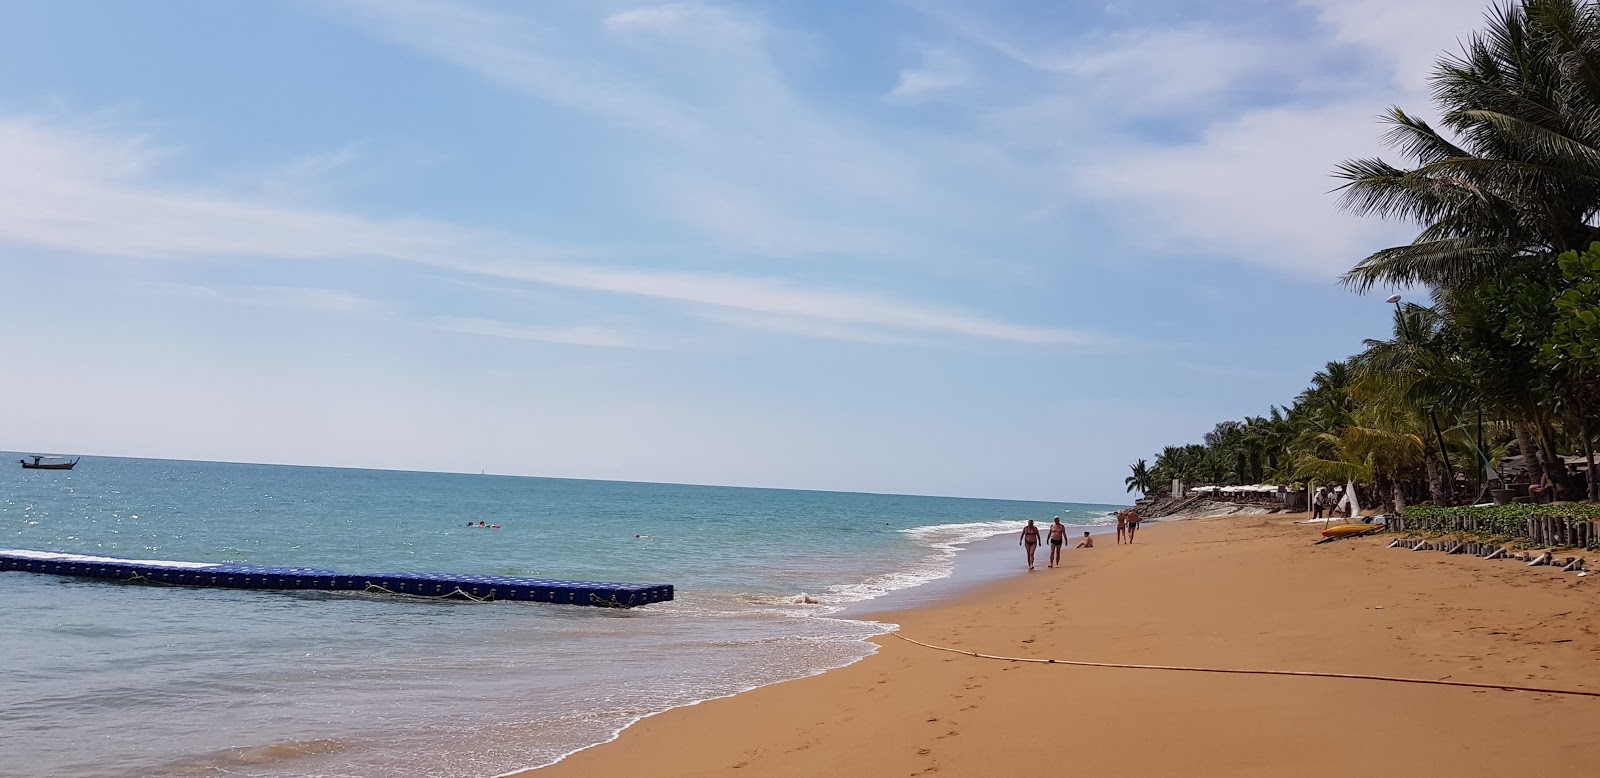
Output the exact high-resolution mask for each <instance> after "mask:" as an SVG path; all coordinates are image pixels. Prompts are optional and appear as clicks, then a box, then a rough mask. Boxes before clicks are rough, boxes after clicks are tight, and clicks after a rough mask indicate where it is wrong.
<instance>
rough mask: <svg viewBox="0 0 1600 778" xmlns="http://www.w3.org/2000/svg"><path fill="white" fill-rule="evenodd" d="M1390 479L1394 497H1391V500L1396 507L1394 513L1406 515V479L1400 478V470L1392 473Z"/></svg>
mask: <svg viewBox="0 0 1600 778" xmlns="http://www.w3.org/2000/svg"><path fill="white" fill-rule="evenodd" d="M1389 479H1390V480H1389V488H1390V489H1391V491H1392V496H1391V500H1390V501H1391V502H1392V503H1393V505H1394V512H1395V513H1404V512H1405V510H1406V488H1405V481H1404V479H1402V478H1401V477H1400V472H1399V471H1398V470H1396V471H1395V472H1393V473H1391V474H1390V475H1389Z"/></svg>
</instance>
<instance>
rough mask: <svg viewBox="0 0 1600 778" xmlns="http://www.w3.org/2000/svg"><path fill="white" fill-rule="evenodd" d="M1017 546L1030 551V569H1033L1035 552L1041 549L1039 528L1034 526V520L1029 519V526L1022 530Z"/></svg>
mask: <svg viewBox="0 0 1600 778" xmlns="http://www.w3.org/2000/svg"><path fill="white" fill-rule="evenodd" d="M1017 545H1019V546H1026V547H1027V549H1028V569H1029V570H1032V569H1033V552H1034V551H1035V550H1036V549H1038V548H1039V528H1038V527H1035V526H1033V519H1028V526H1026V527H1023V528H1022V537H1021V539H1019V540H1018V541H1017Z"/></svg>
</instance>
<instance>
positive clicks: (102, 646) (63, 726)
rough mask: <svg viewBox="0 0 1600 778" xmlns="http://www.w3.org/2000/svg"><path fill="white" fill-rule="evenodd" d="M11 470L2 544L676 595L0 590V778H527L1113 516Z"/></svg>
mask: <svg viewBox="0 0 1600 778" xmlns="http://www.w3.org/2000/svg"><path fill="white" fill-rule="evenodd" d="M20 456H21V454H14V455H11V459H10V460H9V461H11V462H12V463H13V464H11V465H10V466H7V467H0V549H30V550H38V551H55V552H67V553H77V554H92V555H97V556H110V557H125V558H134V559H146V560H175V561H187V562H236V563H249V564H260V565H283V566H297V567H318V568H326V569H333V570H338V571H340V572H350V573H364V572H379V571H393V570H406V571H416V572H446V573H483V574H500V575H518V576H533V577H544V578H562V579H582V580H602V581H628V582H636V583H670V584H673V585H674V586H675V587H676V588H677V599H676V600H675V601H673V602H670V603H662V604H655V605H650V606H646V607H642V608H635V609H631V610H609V609H601V608H590V607H576V606H564V605H550V604H539V603H525V602H486V603H475V602H464V601H456V600H448V601H447V600H431V599H423V598H413V597H401V596H391V595H381V594H365V593H320V592H319V593H300V592H295V593H288V592H260V591H241V590H226V589H197V588H177V587H160V586H145V585H138V584H122V583H114V582H104V581H90V580H76V579H67V578H60V577H55V576H49V575H39V574H34V573H21V572H8V573H0V776H6V777H7V778H11V777H13V776H15V777H17V778H21V777H22V776H27V777H29V778H33V777H34V776H54V777H56V778H100V777H102V776H105V777H110V776H117V777H119V778H121V777H123V776H130V775H139V776H157V777H164V776H222V775H226V776H246V777H251V776H259V777H261V778H313V777H315V778H374V777H376V776H400V775H404V776H449V777H451V778H462V777H475V776H483V777H488V776H499V775H504V774H506V773H510V772H515V771H517V770H520V769H526V768H531V767H537V766H542V765H546V764H550V763H552V762H554V761H557V760H559V759H561V758H562V757H564V756H566V755H568V754H571V753H573V752H575V751H577V750H581V749H583V748H586V747H589V746H592V745H594V744H597V743H602V742H605V741H607V740H610V739H612V738H614V737H615V736H616V735H617V733H619V732H620V731H621V730H622V729H624V728H626V727H627V726H628V725H629V724H631V723H632V722H634V721H637V720H639V719H640V718H643V717H645V716H649V715H652V714H655V713H659V712H661V711H664V710H668V709H671V708H674V707H678V706H683V705H690V704H694V703H696V702H700V701H704V700H709V699H714V698H718V697H724V696H727V695H731V694H736V693H738V692H741V691H745V690H748V689H752V688H755V687H759V686H763V685H766V684H771V683H776V682H779V681H784V680H789V679H793V678H799V677H802V676H807V675H813V674H816V673H820V672H823V671H825V670H828V669H831V668H836V667H841V666H844V665H847V664H850V663H852V662H855V661H857V660H859V659H861V658H863V657H865V656H867V655H869V654H870V653H871V652H872V651H873V650H874V646H873V644H871V643H868V642H866V639H867V638H869V637H872V636H874V635H879V634H882V633H884V632H886V631H888V630H891V629H893V625H890V624H886V623H884V622H882V621H879V620H877V619H875V618H873V617H872V616H871V615H870V614H867V615H863V613H864V612H865V611H869V610H870V608H866V607H864V606H865V605H868V604H870V603H871V602H873V601H874V600H878V599H879V598H883V597H885V596H886V595H892V594H893V593H896V592H905V591H907V590H911V589H912V588H913V587H918V586H920V585H923V584H926V583H928V582H931V581H938V580H940V579H944V578H946V577H948V576H949V575H950V573H951V571H952V569H953V568H954V566H955V562H956V560H957V558H958V556H959V555H960V554H961V553H962V549H963V548H965V547H967V546H968V545H969V544H972V543H975V542H977V541H980V540H982V539H984V538H988V537H992V536H995V535H1002V534H1009V533H1014V532H1017V531H1018V530H1019V529H1020V527H1021V526H1022V524H1023V522H1024V521H1025V520H1026V519H1030V518H1031V519H1039V520H1044V521H1048V520H1049V519H1050V517H1052V516H1055V515H1060V516H1061V518H1062V521H1063V522H1066V523H1069V524H1075V525H1085V526H1087V525H1095V524H1103V523H1104V522H1105V520H1106V515H1107V512H1108V511H1112V510H1114V509H1115V508H1116V507H1117V506H1110V505H1088V504H1075V503H1045V502H1018V501H1006V500H985V499H964V498H951V497H915V496H902V495H885V494H859V493H838V492H819V491H793V490H781V489H748V488H730V487H712V486H684V485H670V484H651V483H628V482H617V481H584V480H565V479H554V478H528V477H513V476H496V475H467V474H444V473H417V472H394V471H379V470H355V469H338V468H320V467H293V466H272V465H253V464H230V463H216V462H188V461H171V460H151V459H126V458H111V457H85V458H83V460H82V461H81V463H80V464H79V465H78V467H77V469H75V470H72V471H67V472H50V471H36V470H23V469H21V468H20V467H19V466H18V465H16V464H15V462H16V460H17V459H18V458H20ZM0 461H6V460H0ZM480 521H481V522H484V523H486V524H489V525H498V528H488V527H483V528H479V527H469V526H468V525H469V523H471V524H476V523H477V522H480ZM1018 561H1019V563H1020V557H1019V560H1018ZM946 583H947V582H946Z"/></svg>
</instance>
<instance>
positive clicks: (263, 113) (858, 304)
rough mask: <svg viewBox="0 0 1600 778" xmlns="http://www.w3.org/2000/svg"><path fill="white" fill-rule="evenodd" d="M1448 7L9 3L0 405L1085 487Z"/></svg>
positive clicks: (1215, 354) (132, 448)
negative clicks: (1, 386)
mask: <svg viewBox="0 0 1600 778" xmlns="http://www.w3.org/2000/svg"><path fill="white" fill-rule="evenodd" d="M1484 8H1485V4H1484V3H1482V2H1478V1H1476V0H1473V1H1471V2H1449V1H1446V0H1416V1H1415V2H1408V3H1404V4H1397V3H1390V2H1384V1H1382V0H1302V2H1298V3H1296V2H1284V1H1282V0H1278V1H1275V2H1267V1H1264V0H1262V1H1250V0H1246V1H1245V2H1229V3H1210V2H1168V1H1167V0H1152V1H1151V2H1144V3H1126V2H1112V3H1110V4H1107V3H1104V2H1098V3H1068V2H999V1H993V2H991V1H987V0H986V1H985V2H939V1H936V0H927V1H926V2H924V1H923V0H915V1H908V2H881V3H872V2H861V3H821V2H802V1H801V0H770V1H768V2H750V3H710V2H670V3H652V2H639V1H637V0H636V1H635V2H609V1H604V0H574V1H573V2H554V1H552V2H539V3H470V2H457V3H445V2H437V3H436V2H421V1H414V0H370V1H366V0H354V1H349V2H319V3H310V2H306V3H297V2H283V3H215V2H201V1H193V2H178V1H176V0H172V1H169V2H162V3H137V4H135V3H121V2H98V3H96V2H76V3H19V2H8V3H0V73H4V75H5V77H4V78H0V171H4V172H3V175H0V305H3V306H4V310H5V311H6V312H7V314H8V318H9V326H7V327H5V328H3V329H0V357H3V360H4V361H3V364H4V368H5V370H6V373H7V378H8V384H9V385H10V386H11V388H12V391H10V392H8V393H7V394H8V398H7V402H5V403H3V404H0V430H3V431H4V432H3V433H0V447H3V448H12V449H21V450H40V451H61V452H69V453H75V452H82V453H90V454H109V455H126V456H153V457H173V458H192V459H221V460H236V461H256V462H284V463H302V464H317V465H334V466H355V467H382V468H404V469H423V470H458V471H474V472H475V471H477V470H480V469H486V470H488V471H490V472H499V473H514V474H523V475H546V476H563V477H579V478H614V479H628V480H648V481H676V482H693V483H712V484H731V485H749V486H776V487H795V488H814V489H840V490H849V491H883V492H908V493H920V494H953V495H967V496H990V497H1012V498H1038V499H1052V500H1080V501H1112V500H1117V499H1119V498H1120V497H1121V495H1122V494H1123V489H1122V477H1123V476H1124V475H1126V472H1127V465H1128V464H1129V463H1130V462H1132V461H1133V460H1134V459H1135V458H1137V457H1140V456H1148V455H1149V454H1151V453H1152V452H1153V451H1155V450H1158V449H1159V448H1160V447H1161V446H1162V445H1166V444H1175V443H1183V442H1188V441H1193V440H1198V438H1199V436H1200V435H1201V434H1202V433H1203V432H1204V431H1206V430H1207V429H1209V428H1210V427H1211V426H1212V425H1213V424H1214V423H1215V422H1216V421H1218V420H1221V419H1225V418H1239V417H1242V416H1244V415H1247V414H1257V413H1261V412H1264V411H1265V410H1266V408H1267V407H1268V406H1270V405H1272V404H1274V403H1284V402H1287V401H1288V400H1290V399H1291V398H1292V397H1293V396H1294V394H1295V393H1296V392H1298V391H1299V389H1300V388H1301V387H1303V386H1304V385H1305V382H1306V380H1307V378H1308V377H1309V375H1310V373H1311V372H1312V371H1313V370H1315V369H1316V368H1317V367H1319V366H1320V365H1321V364H1322V363H1323V362H1325V361H1327V360H1328V359H1332V358H1337V357H1342V356H1344V355H1346V354H1349V353H1351V352H1353V351H1355V350H1357V349H1358V348H1359V343H1360V340H1361V339H1362V338H1363V337H1371V336H1376V335H1380V334H1382V333H1383V332H1384V330H1385V328H1386V326H1387V324H1388V312H1387V310H1386V309H1385V306H1384V305H1383V304H1382V302H1381V297H1382V295H1381V294H1376V295H1374V296H1370V297H1360V296H1356V295H1354V294H1351V293H1348V292H1346V291H1344V290H1342V289H1341V288H1339V287H1338V286H1337V285H1336V283H1335V279H1336V278H1337V275H1338V274H1339V272H1341V271H1342V270H1344V269H1346V268H1348V267H1349V266H1350V265H1351V264H1353V263H1354V262H1355V261H1357V260H1359V259H1360V258H1361V257H1362V256H1365V255H1366V254H1367V253H1369V252H1370V251H1372V250H1373V249H1376V248H1380V247H1383V246H1386V245H1392V244H1394V243H1398V242H1403V241H1405V240H1407V239H1409V237H1410V235H1409V233H1408V230H1407V228H1406V227H1405V226H1404V225H1394V224H1383V223H1378V222H1371V221H1358V220H1355V219H1352V218H1350V217H1347V216H1344V215H1342V214H1340V213H1338V211H1337V210H1336V208H1335V196H1334V195H1332V194H1330V191H1331V190H1332V189H1333V187H1334V186H1335V182H1334V181H1333V179H1332V178H1331V177H1330V176H1329V175H1328V173H1329V171H1330V170H1331V169H1332V167H1333V165H1334V164H1335V163H1337V162H1338V161H1339V160H1341V159H1344V158H1348V157H1353V156H1363V155H1368V154H1371V153H1374V152H1377V151H1378V150H1379V149H1380V146H1379V144H1378V136H1379V134H1380V132H1381V128H1380V127H1379V126H1378V124H1377V123H1376V122H1375V117H1376V116H1377V115H1378V114H1379V113H1380V112H1381V111H1382V110H1383V109H1384V108H1386V107H1387V106H1389V105H1391V104H1394V103H1399V104H1401V105H1404V106H1406V107H1408V109H1411V110H1417V111H1420V112H1422V113H1424V114H1426V113H1427V108H1428V107H1429V106H1428V102H1427V99H1426V83H1425V77H1426V74H1427V70H1428V67H1429V65H1430V63H1431V61H1432V60H1433V59H1434V57H1435V56H1436V55H1437V54H1438V53H1440V52H1442V51H1444V50H1445V49H1451V48H1454V47H1455V46H1456V42H1457V41H1458V40H1460V39H1461V38H1462V37H1464V36H1465V35H1466V34H1467V33H1469V32H1470V31H1471V30H1472V29H1474V28H1475V27H1477V26H1478V23H1479V21H1480V19H1481V16H1482V12H1483V10H1484ZM1380 291H1382V292H1384V293H1386V292H1387V290H1380Z"/></svg>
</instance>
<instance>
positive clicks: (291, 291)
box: [167, 284, 389, 314]
mask: <svg viewBox="0 0 1600 778" xmlns="http://www.w3.org/2000/svg"><path fill="white" fill-rule="evenodd" d="M167 288H169V289H171V290H173V291H175V292H177V293H179V294H182V295H185V296H188V297H191V298H194V299H199V300H205V301H208V302H217V303H224V304H228V305H251V306H259V307H263V308H284V309H288V310H295V311H307V312H313V313H324V314H372V313H381V312H384V311H387V310H388V308H389V306H387V305H386V304H384V303H382V302H379V301H377V300H374V299H372V298H370V297H367V296H365V295H360V294H356V293H353V292H347V291H344V290H342V289H321V288H314V287H291V286H241V287H231V288H215V287H210V286H200V285H195V284H169V285H167Z"/></svg>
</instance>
